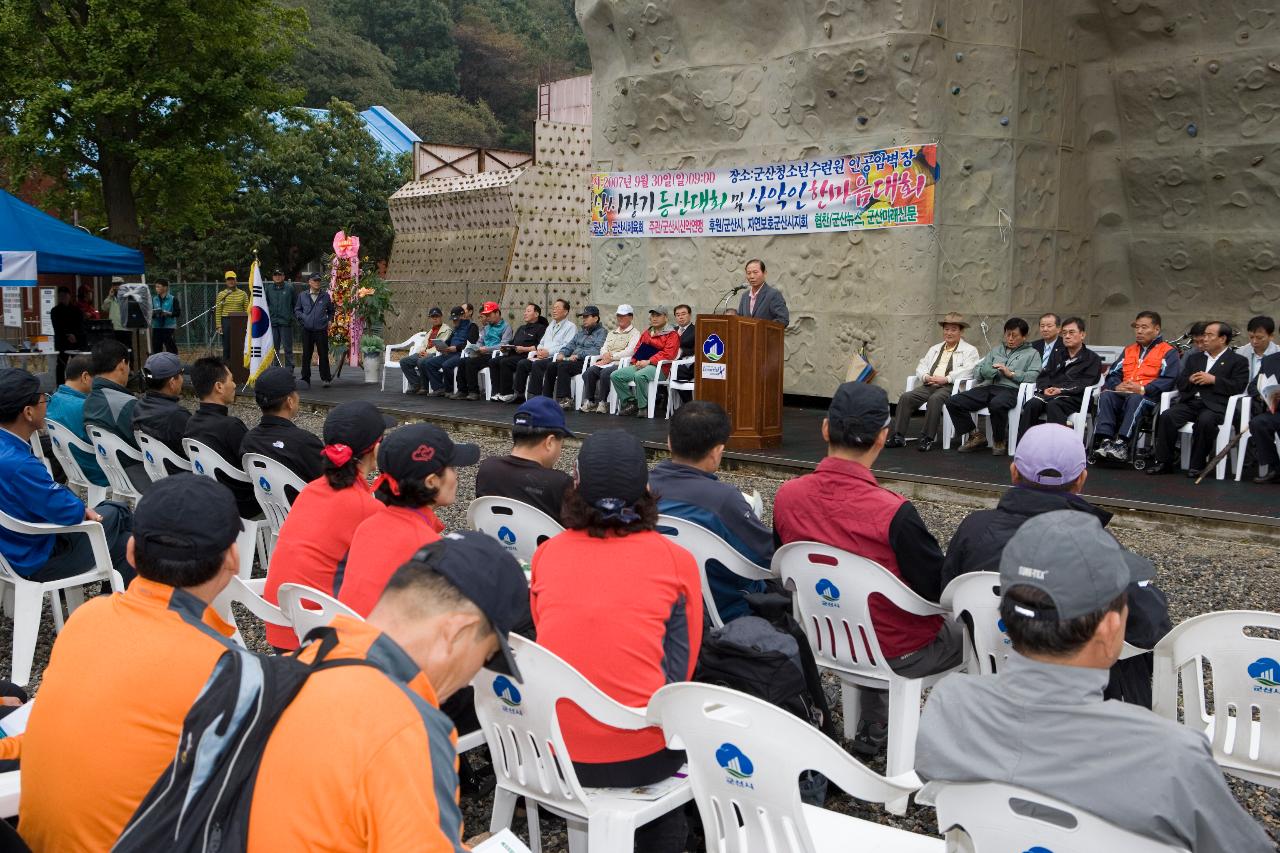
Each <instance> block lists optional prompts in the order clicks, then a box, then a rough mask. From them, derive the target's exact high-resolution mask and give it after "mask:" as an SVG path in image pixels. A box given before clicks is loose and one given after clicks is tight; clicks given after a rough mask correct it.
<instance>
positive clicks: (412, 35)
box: [332, 0, 458, 92]
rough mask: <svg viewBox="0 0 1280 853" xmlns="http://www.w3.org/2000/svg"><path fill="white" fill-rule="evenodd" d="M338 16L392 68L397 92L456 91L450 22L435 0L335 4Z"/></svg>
mask: <svg viewBox="0 0 1280 853" xmlns="http://www.w3.org/2000/svg"><path fill="white" fill-rule="evenodd" d="M332 8H333V9H334V10H335V11H337V10H341V11H340V13H339V17H340V18H341V17H342V16H343V15H349V16H350V22H351V23H350V26H351V28H352V31H353V32H355V33H356V34H357V35H360V36H362V37H364V38H365V39H367V40H369V41H371V42H373V43H374V44H376V45H377V46H378V47H379V48H381V49H382V52H383V53H385V54H386V55H387V56H388V57H390V58H391V60H392V61H393V62H394V63H395V69H396V70H395V82H396V85H397V86H399V87H400V88H402V89H416V90H418V91H421V92H456V91H457V88H458V78H457V76H456V74H455V72H454V68H455V66H456V65H457V62H458V51H457V48H456V47H454V44H453V35H452V30H453V19H452V18H451V17H450V16H449V8H448V6H446V5H445V4H444V3H442V2H441V1H440V0H360V2H351V0H343V2H338V0H334V4H333V7H332Z"/></svg>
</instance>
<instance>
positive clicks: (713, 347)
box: [702, 334, 724, 361]
mask: <svg viewBox="0 0 1280 853" xmlns="http://www.w3.org/2000/svg"><path fill="white" fill-rule="evenodd" d="M702 354H703V355H704V356H706V358H707V360H708V361H719V360H720V359H722V358H724V341H722V340H720V336H719V335H716V334H711V335H708V336H707V339H706V341H704V342H703V344H702Z"/></svg>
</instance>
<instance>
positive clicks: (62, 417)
mask: <svg viewBox="0 0 1280 853" xmlns="http://www.w3.org/2000/svg"><path fill="white" fill-rule="evenodd" d="M92 390H93V359H92V358H90V357H89V356H87V355H77V356H73V357H72V358H71V360H70V361H68V362H67V381H66V382H65V383H64V384H62V385H59V386H58V387H57V388H56V389H54V392H53V397H51V398H50V399H49V409H48V411H47V413H46V415H45V417H47V418H48V419H49V420H51V421H54V422H55V423H59V424H61V425H62V426H64V427H66V428H67V429H69V430H71V432H72V433H73V434H74V435H75V437H76V438H78V439H80V440H81V441H83V442H85V443H86V444H90V443H91V442H90V441H89V433H88V432H87V431H86V430H85V428H84V401H85V398H87V397H88V396H89V392H90V391H92ZM71 455H72V456H74V457H75V460H76V461H77V462H79V463H80V470H81V471H83V472H84V475H85V476H86V477H87V478H89V482H90V483H93V484H94V485H95V486H109V485H111V483H110V482H109V481H108V480H107V475H106V474H104V473H103V472H102V466H101V465H99V464H98V457H97V456H95V455H94V454H92V453H89V452H87V451H84V450H77V449H76V448H74V447H73V448H71Z"/></svg>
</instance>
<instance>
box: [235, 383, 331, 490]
mask: <svg viewBox="0 0 1280 853" xmlns="http://www.w3.org/2000/svg"><path fill="white" fill-rule="evenodd" d="M253 396H254V399H255V400H257V402H258V408H260V409H262V420H260V421H258V425H257V426H256V427H254V428H253V429H251V430H249V431H248V432H247V433H245V436H244V438H243V439H241V440H240V456H244V455H245V454H246V453H257V454H260V455H262V456H266V457H267V458H268V459H274V460H276V461H277V462H279V463H280V464H281V465H283V466H284V467H286V468H288V469H289V470H290V471H292V472H293V473H295V474H297V475H298V476H299V477H301V478H302V479H303V481H304V482H307V483H310V482H311V481H312V480H314V479H315V478H316V477H319V476H320V474H321V473H322V472H323V470H324V466H323V464H322V461H323V460H322V457H321V456H320V452H321V451H322V450H323V449H324V443H323V442H322V441H320V438H319V437H318V436H317V435H316V434H315V433H313V432H311V431H309V430H305V429H303V428H302V427H300V426H298V425H297V424H295V423H294V422H293V420H294V418H296V417H297V416H298V409H299V407H300V405H301V404H300V401H299V400H298V380H296V379H294V378H293V371H292V370H289V369H288V368H285V367H269V368H267V369H266V370H264V371H262V375H261V376H259V377H258V381H257V382H255V383H254V385H253ZM237 458H239V457H237Z"/></svg>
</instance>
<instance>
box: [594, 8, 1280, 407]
mask: <svg viewBox="0 0 1280 853" xmlns="http://www.w3.org/2000/svg"><path fill="white" fill-rule="evenodd" d="M1275 6H1276V4H1275V3H1274V2H1271V0H950V2H947V0H769V2H763V0H700V2H698V3H688V2H683V3H682V2H678V0H578V3H577V10H578V16H579V19H580V20H581V22H582V25H583V29H584V31H585V33H586V35H587V39H588V43H589V45H590V48H591V55H592V65H593V78H592V79H593V91H594V103H593V114H594V127H593V138H592V142H593V152H594V158H595V163H596V166H597V167H598V168H599V169H601V170H613V171H625V170H646V169H662V168H675V167H681V168H697V167H700V166H712V165H714V166H729V165H751V164H760V163H770V162H778V161H787V160H797V159H804V158H809V157H816V156H821V155H832V154H845V153H853V152H857V151H864V150H868V149H874V148H880V147H886V146H894V145H916V144H921V143H927V142H938V143H939V160H940V163H941V168H942V179H941V181H940V184H939V193H938V202H937V217H936V221H937V224H936V225H935V226H931V227H921V228H898V229H888V230H871V231H860V232H845V233H840V234H825V235H822V236H815V235H797V236H791V235H788V236H777V237H750V238H717V239H698V240H693V239H650V240H635V239H621V240H619V239H610V240H596V241H593V243H592V270H593V296H594V298H595V299H596V300H597V301H599V302H600V303H601V304H602V305H603V304H605V303H611V304H616V303H617V302H620V301H630V302H633V303H635V304H637V306H639V305H643V304H648V303H651V302H664V303H667V304H670V303H672V302H677V301H687V302H691V303H693V304H694V306H695V308H696V309H697V310H709V309H710V308H711V306H712V305H714V303H715V302H716V301H717V299H718V298H719V296H720V295H721V294H722V293H723V292H724V291H725V290H727V289H728V288H730V287H732V286H734V285H735V284H738V283H740V282H741V281H742V265H743V262H744V261H745V260H746V259H747V258H750V257H761V258H764V259H765V260H766V261H767V263H768V266H769V276H768V277H769V281H770V282H771V283H772V284H775V285H776V286H778V287H780V288H781V289H782V290H783V291H784V292H785V294H786V296H787V299H788V302H789V305H790V307H791V315H792V322H791V326H790V327H789V329H788V333H787V337H786V344H787V354H786V363H787V390H788V391H790V392H798V393H810V394H826V393H830V392H831V391H832V390H833V389H834V388H835V386H836V384H838V383H839V381H840V380H841V379H842V378H843V376H844V372H845V368H846V366H847V362H848V356H849V353H850V352H851V351H852V350H854V349H856V348H857V346H858V345H859V342H861V341H868V342H869V355H870V358H871V360H872V362H873V363H874V364H875V366H876V367H877V368H879V370H880V371H881V379H880V380H879V381H881V382H883V383H884V384H885V385H886V386H887V387H890V388H892V389H893V390H895V391H896V390H897V389H900V388H901V387H902V382H903V380H904V379H905V376H906V375H907V373H908V372H909V370H910V369H911V367H913V366H914V364H915V362H916V360H917V359H918V357H919V355H920V353H921V351H922V350H923V349H924V347H925V346H927V345H928V344H929V343H931V342H932V341H933V340H934V339H935V338H936V336H937V328H936V325H935V321H936V320H937V318H938V317H939V316H940V315H942V314H943V313H945V312H947V311H950V310H960V311H963V312H965V313H966V314H968V315H969V316H970V317H971V318H973V319H974V320H975V321H982V320H985V321H986V322H987V323H988V324H989V325H990V326H991V328H992V331H991V340H992V341H996V340H998V337H999V330H1000V326H1001V325H1002V324H1003V321H1004V320H1005V318H1006V317H1008V316H1009V315H1010V314H1019V315H1022V316H1024V317H1026V318H1027V319H1028V321H1029V323H1030V324H1031V325H1032V326H1033V327H1034V325H1035V318H1036V316H1038V314H1039V313H1041V312H1043V311H1047V310H1056V311H1059V312H1062V313H1075V312H1081V313H1084V314H1086V315H1094V316H1096V317H1097V322H1095V324H1094V326H1093V329H1092V333H1093V334H1092V337H1093V339H1094V340H1095V341H1097V342H1102V343H1122V342H1124V341H1125V339H1126V338H1127V337H1128V323H1129V321H1130V320H1131V319H1132V316H1133V314H1134V313H1135V312H1136V311H1137V310H1139V309H1141V308H1147V307H1154V308H1157V309H1160V310H1163V311H1165V312H1167V313H1168V314H1169V315H1170V322H1169V323H1167V324H1166V325H1169V326H1173V325H1176V324H1180V323H1183V322H1184V321H1185V320H1188V319H1190V318H1191V317H1192V315H1193V314H1215V313H1216V314H1219V315H1222V316H1223V317H1224V318H1225V319H1228V320H1233V321H1236V322H1241V321H1243V320H1244V319H1245V318H1247V316H1249V314H1250V313H1251V312H1253V311H1255V310H1261V308H1263V307H1266V305H1271V306H1273V308H1272V310H1275V308H1276V307H1280V306H1276V302H1277V300H1280V284H1277V282H1280V271H1278V270H1277V265H1278V264H1280V262H1278V261H1277V257H1280V255H1277V252H1278V251H1280V246H1278V245H1277V244H1278V243H1280V217H1277V216H1276V213H1277V207H1278V206H1280V180H1278V179H1280V163H1277V162H1276V161H1277V158H1280V150H1278V149H1280V145H1278V143H1280V131H1278V128H1280V121H1276V120H1275V118H1274V117H1275V115H1276V108H1277V105H1278V104H1277V101H1278V100H1280V65H1278V64H1277V63H1278V62H1280V21H1278V20H1277V12H1276V8H1275ZM976 325H977V323H976V322H975V326H976ZM969 339H970V340H971V341H972V342H974V343H975V344H977V345H978V346H979V348H980V349H982V350H983V351H985V349H986V348H987V347H986V342H985V341H984V339H983V336H982V334H981V332H980V331H978V330H977V329H976V328H975V329H971V330H970V334H969Z"/></svg>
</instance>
